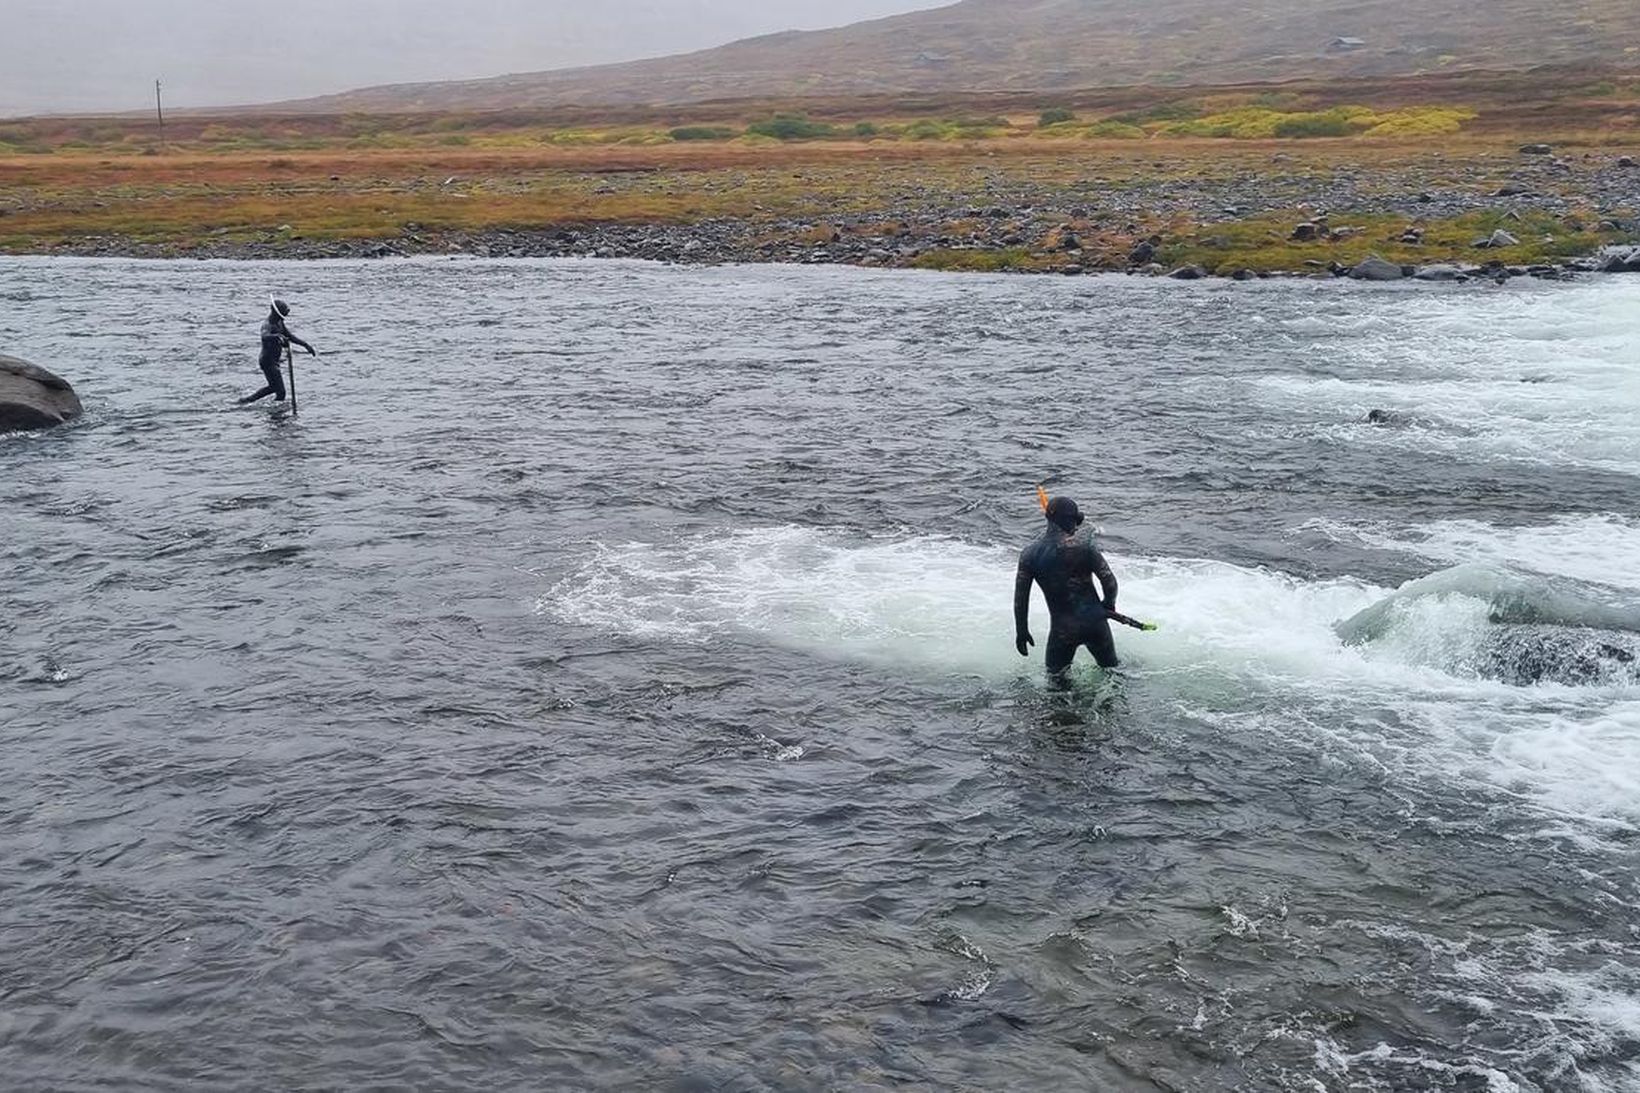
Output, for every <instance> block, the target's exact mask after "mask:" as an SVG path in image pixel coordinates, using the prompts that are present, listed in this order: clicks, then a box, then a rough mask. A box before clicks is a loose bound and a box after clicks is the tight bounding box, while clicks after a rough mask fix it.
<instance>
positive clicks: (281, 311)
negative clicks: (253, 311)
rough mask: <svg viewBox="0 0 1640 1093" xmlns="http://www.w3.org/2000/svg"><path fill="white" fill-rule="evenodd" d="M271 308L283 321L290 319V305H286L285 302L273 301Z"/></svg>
mask: <svg viewBox="0 0 1640 1093" xmlns="http://www.w3.org/2000/svg"><path fill="white" fill-rule="evenodd" d="M269 306H271V307H272V308H273V310H274V311H275V312H276V313H277V314H278V315H279V317H280V318H281V319H284V318H288V317H289V315H290V305H289V304H287V303H285V301H283V300H273V301H271V302H270V304H269Z"/></svg>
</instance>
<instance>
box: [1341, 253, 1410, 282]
mask: <svg viewBox="0 0 1640 1093" xmlns="http://www.w3.org/2000/svg"><path fill="white" fill-rule="evenodd" d="M1349 275H1350V276H1351V277H1353V278H1354V279H1355V280H1357V281H1399V280H1400V279H1401V278H1402V277H1405V276H1406V273H1405V272H1404V271H1403V270H1402V269H1401V267H1400V266H1398V265H1396V264H1395V263H1394V262H1389V261H1385V260H1384V259H1382V258H1380V257H1378V256H1377V255H1376V254H1375V255H1373V256H1372V257H1370V258H1367V259H1366V260H1364V261H1361V262H1357V263H1356V264H1355V266H1354V268H1352V269H1351V270H1350V274H1349Z"/></svg>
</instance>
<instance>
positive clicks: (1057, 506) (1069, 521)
mask: <svg viewBox="0 0 1640 1093" xmlns="http://www.w3.org/2000/svg"><path fill="white" fill-rule="evenodd" d="M1047 516H1048V522H1049V523H1051V524H1053V525H1054V526H1055V527H1057V528H1059V529H1060V530H1061V531H1075V530H1076V529H1077V528H1079V527H1081V526H1082V519H1083V517H1082V510H1081V509H1079V508H1077V507H1076V502H1075V501H1072V500H1071V499H1070V498H1069V497H1055V498H1054V499H1053V500H1052V501H1049V502H1048V508H1047Z"/></svg>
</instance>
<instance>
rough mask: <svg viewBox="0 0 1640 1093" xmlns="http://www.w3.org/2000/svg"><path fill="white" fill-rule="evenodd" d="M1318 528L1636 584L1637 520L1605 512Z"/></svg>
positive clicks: (1438, 556) (1416, 549) (1442, 557)
mask: <svg viewBox="0 0 1640 1093" xmlns="http://www.w3.org/2000/svg"><path fill="white" fill-rule="evenodd" d="M1320 526H1321V530H1323V531H1327V532H1328V533H1329V534H1333V535H1336V536H1339V537H1348V538H1352V539H1354V540H1356V541H1359V542H1362V543H1365V544H1367V545H1369V546H1375V547H1379V548H1381V549H1386V550H1398V551H1403V552H1406V553H1410V554H1417V555H1420V556H1422V557H1425V558H1431V559H1435V560H1437V561H1443V562H1452V563H1465V562H1489V563H1496V564H1501V565H1508V566H1513V567H1516V568H1520V569H1528V570H1532V571H1533V572H1536V573H1547V574H1551V575H1554V576H1561V577H1571V578H1573V579H1575V580H1580V581H1594V582H1599V583H1601V584H1605V585H1610V586H1612V587H1616V588H1625V589H1640V567H1637V566H1636V565H1635V564H1634V562H1635V559H1640V522H1636V521H1634V520H1632V519H1626V518H1624V517H1622V516H1617V515H1613V514H1609V513H1598V514H1587V515H1581V516H1567V517H1562V518H1560V519H1557V520H1553V521H1551V522H1549V523H1546V524H1531V525H1524V526H1519V527H1499V526H1498V525H1496V524H1488V523H1484V522H1482V521H1479V520H1437V521H1435V522H1433V523H1430V524H1425V525H1422V526H1420V527H1415V528H1406V529H1393V528H1385V527H1349V528H1346V527H1338V526H1327V525H1320Z"/></svg>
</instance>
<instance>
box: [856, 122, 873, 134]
mask: <svg viewBox="0 0 1640 1093" xmlns="http://www.w3.org/2000/svg"><path fill="white" fill-rule="evenodd" d="M854 135H855V136H857V137H874V136H876V135H877V127H876V126H875V125H873V124H871V123H870V122H869V121H859V122H855V123H854Z"/></svg>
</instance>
